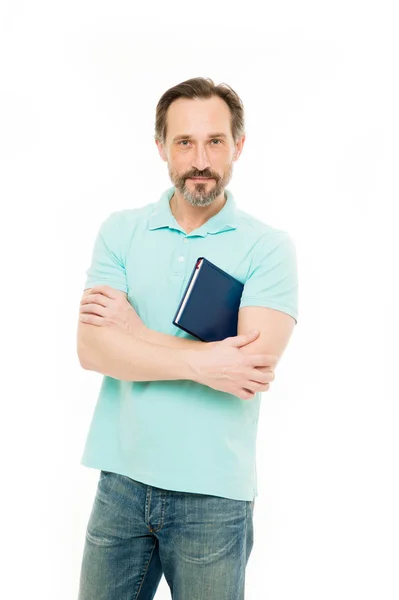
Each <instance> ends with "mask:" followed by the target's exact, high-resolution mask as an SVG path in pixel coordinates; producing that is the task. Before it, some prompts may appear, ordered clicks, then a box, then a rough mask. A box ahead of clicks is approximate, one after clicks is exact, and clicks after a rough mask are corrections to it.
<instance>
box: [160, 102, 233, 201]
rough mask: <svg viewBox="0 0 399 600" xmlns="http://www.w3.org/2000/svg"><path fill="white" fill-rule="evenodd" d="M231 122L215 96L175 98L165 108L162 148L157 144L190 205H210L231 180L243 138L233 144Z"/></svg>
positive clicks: (180, 190)
mask: <svg viewBox="0 0 399 600" xmlns="http://www.w3.org/2000/svg"><path fill="white" fill-rule="evenodd" d="M230 121H231V117H230V110H229V107H228V106H227V104H226V103H225V102H224V100H222V99H221V98H219V97H218V96H215V97H212V98H207V99H205V100H203V99H199V98H195V99H191V98H178V99H177V100H175V101H174V102H172V104H171V105H170V107H169V109H168V112H167V139H166V143H165V145H162V144H160V143H159V142H157V146H158V150H159V152H160V155H161V157H162V158H163V160H165V161H167V163H168V171H169V177H170V179H171V181H172V183H173V185H174V186H175V188H176V190H178V191H179V192H180V194H181V195H182V196H183V197H184V198H185V199H186V200H187V202H189V203H190V204H192V205H193V206H209V205H210V204H212V202H213V201H214V200H215V199H216V198H218V197H219V196H221V195H223V192H224V188H225V187H226V186H227V185H228V183H229V181H230V180H231V177H232V174H233V162H234V161H235V160H237V158H238V156H239V155H240V154H241V151H242V146H243V144H244V140H245V136H243V138H242V139H241V140H240V141H239V142H237V144H234V140H233V137H232V133H231V124H230ZM215 134H219V135H215ZM195 177H203V178H205V179H202V180H200V179H192V178H195Z"/></svg>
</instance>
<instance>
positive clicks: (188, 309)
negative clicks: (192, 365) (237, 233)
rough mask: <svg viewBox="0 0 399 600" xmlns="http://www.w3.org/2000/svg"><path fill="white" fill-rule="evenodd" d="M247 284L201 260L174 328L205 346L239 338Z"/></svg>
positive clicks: (197, 262) (182, 301) (183, 298)
mask: <svg viewBox="0 0 399 600" xmlns="http://www.w3.org/2000/svg"><path fill="white" fill-rule="evenodd" d="M243 289H244V284H243V283H241V282H240V281H238V279H236V278H235V277H233V276H232V275H230V274H229V273H227V272H226V271H224V270H223V269H221V268H220V267H218V266H217V265H215V264H213V263H212V262H210V261H209V260H207V259H206V258H205V257H203V256H200V257H199V258H197V260H196V263H195V266H194V269H193V272H192V273H191V276H190V279H189V281H188V284H187V286H186V289H185V291H184V293H183V297H182V299H181V301H180V303H179V306H178V308H177V310H176V314H175V316H174V318H173V324H174V325H176V326H177V327H179V328H180V329H182V330H183V331H186V332H187V333H190V334H191V335H193V336H194V337H197V338H198V339H200V340H202V341H203V342H216V341H220V340H223V339H225V338H226V337H230V336H235V335H237V323H238V310H239V307H240V300H241V296H242V292H243Z"/></svg>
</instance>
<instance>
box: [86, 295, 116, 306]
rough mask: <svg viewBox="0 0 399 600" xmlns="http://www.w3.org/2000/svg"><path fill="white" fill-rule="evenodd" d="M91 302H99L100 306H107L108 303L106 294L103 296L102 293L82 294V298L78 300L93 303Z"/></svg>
mask: <svg viewBox="0 0 399 600" xmlns="http://www.w3.org/2000/svg"><path fill="white" fill-rule="evenodd" d="M93 302H95V303H96V304H100V305H101V306H108V304H109V298H107V297H106V296H104V294H100V293H98V294H88V295H87V296H84V297H83V298H82V300H81V301H80V304H81V305H83V304H93Z"/></svg>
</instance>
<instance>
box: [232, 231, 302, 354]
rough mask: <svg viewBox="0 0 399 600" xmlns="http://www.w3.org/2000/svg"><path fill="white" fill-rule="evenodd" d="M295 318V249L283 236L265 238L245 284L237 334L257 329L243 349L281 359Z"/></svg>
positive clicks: (295, 321) (288, 237)
mask: <svg viewBox="0 0 399 600" xmlns="http://www.w3.org/2000/svg"><path fill="white" fill-rule="evenodd" d="M297 317H298V274H297V256H296V249H295V246H294V243H293V241H292V239H291V237H290V236H289V235H288V234H287V233H286V232H278V233H277V234H275V235H273V234H271V235H270V236H265V237H264V238H263V239H262V240H260V242H259V243H258V244H257V246H256V248H255V249H254V252H253V256H252V261H251V268H250V272H249V276H248V278H247V280H246V281H245V283H244V290H243V293H242V296H241V302H240V308H239V312H238V326H237V333H238V335H240V334H241V333H247V332H249V331H250V330H251V329H258V330H259V331H260V334H259V336H258V337H257V338H256V340H255V341H253V342H252V343H250V344H248V345H246V346H244V347H243V350H245V351H246V352H249V353H259V352H260V353H265V354H273V355H275V356H277V357H278V360H279V359H280V358H281V356H282V354H283V352H284V350H285V348H286V346H287V344H288V341H289V339H290V337H291V335H292V332H293V329H294V327H295V325H296V323H297Z"/></svg>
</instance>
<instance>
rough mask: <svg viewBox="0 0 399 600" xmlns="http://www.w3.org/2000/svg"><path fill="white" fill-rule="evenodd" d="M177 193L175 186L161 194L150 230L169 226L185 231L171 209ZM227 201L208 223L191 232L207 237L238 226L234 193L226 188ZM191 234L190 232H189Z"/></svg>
mask: <svg viewBox="0 0 399 600" xmlns="http://www.w3.org/2000/svg"><path fill="white" fill-rule="evenodd" d="M174 193H175V187H174V186H173V187H171V188H168V189H167V190H165V191H164V192H163V194H162V195H161V198H160V200H158V202H156V203H155V205H154V207H153V210H152V212H151V214H150V217H149V220H148V228H149V229H150V230H153V229H159V228H161V227H169V228H170V229H178V230H179V231H182V232H183V233H184V230H183V228H182V227H181V226H180V225H179V223H178V222H177V221H176V219H175V217H174V216H173V214H172V211H171V210H170V204H169V201H170V199H171V198H172V196H173V194H174ZM224 193H225V196H226V202H225V204H224V206H223V208H222V209H221V210H220V211H219V212H218V213H216V215H214V216H213V217H211V218H210V219H208V221H206V223H204V224H203V225H201V227H198V228H197V229H194V230H193V231H192V232H191V233H192V234H194V235H200V236H202V237H205V236H206V235H207V233H220V232H222V231H228V230H229V229H236V228H237V211H236V204H235V201H234V196H233V194H232V193H231V192H230V191H229V190H227V189H225V190H224ZM189 235H190V234H189Z"/></svg>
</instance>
